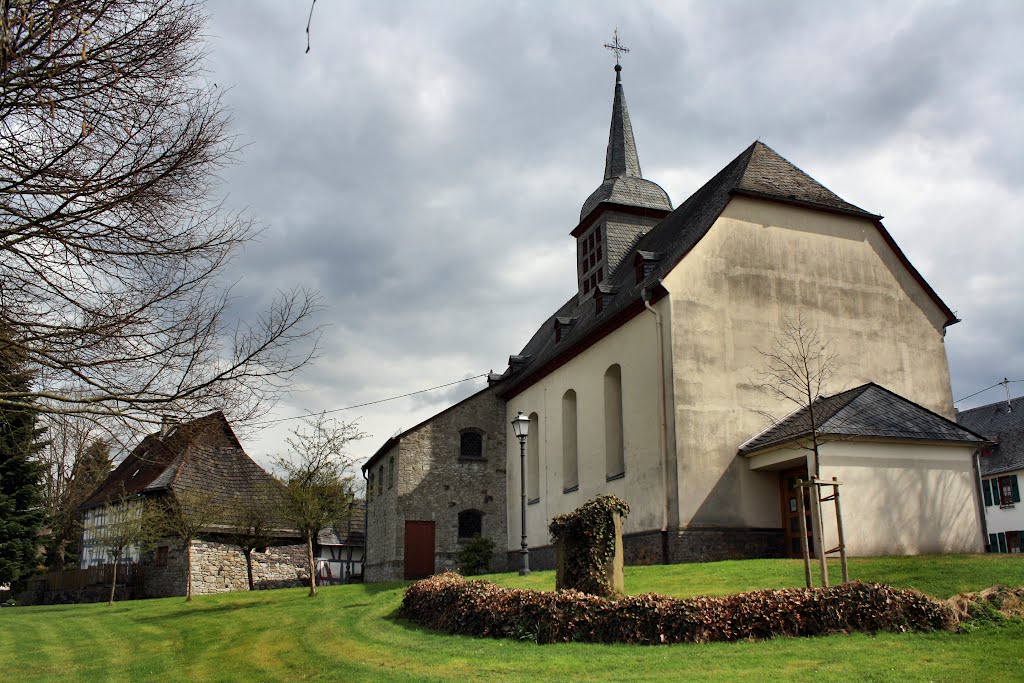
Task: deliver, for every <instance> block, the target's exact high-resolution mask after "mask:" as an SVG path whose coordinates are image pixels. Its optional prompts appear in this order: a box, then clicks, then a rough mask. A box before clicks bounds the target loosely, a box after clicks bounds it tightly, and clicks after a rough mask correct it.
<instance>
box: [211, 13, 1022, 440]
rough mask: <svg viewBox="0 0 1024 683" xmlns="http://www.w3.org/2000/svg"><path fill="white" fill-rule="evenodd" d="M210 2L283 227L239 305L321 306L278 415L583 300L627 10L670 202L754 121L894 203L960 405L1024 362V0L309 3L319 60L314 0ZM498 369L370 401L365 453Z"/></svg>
mask: <svg viewBox="0 0 1024 683" xmlns="http://www.w3.org/2000/svg"><path fill="white" fill-rule="evenodd" d="M208 7H209V12H210V14H211V25H210V31H209V33H210V35H211V39H210V45H211V48H212V50H213V56H212V60H211V77H212V78H213V80H215V81H217V82H218V84H220V85H221V86H223V87H225V88H226V89H227V92H226V95H225V97H226V99H227V101H228V102H229V103H230V105H231V106H232V108H233V111H234V115H235V129H236V130H237V131H238V133H239V135H240V136H241V139H242V140H243V141H245V142H247V143H248V147H247V148H246V150H245V152H244V155H243V163H241V164H239V165H238V166H236V167H233V168H231V169H228V170H227V171H226V172H225V180H226V186H227V189H228V191H229V192H230V199H229V202H230V204H231V205H232V206H237V207H243V206H245V207H248V210H249V213H250V215H253V216H255V217H257V218H259V220H260V221H261V222H262V223H263V224H264V225H265V226H266V231H265V233H264V235H263V238H262V241H261V242H259V243H258V244H254V245H252V246H251V247H250V248H249V249H248V250H247V251H246V252H245V254H243V255H242V256H241V257H240V258H239V260H238V262H237V264H236V272H237V276H238V277H239V278H240V282H239V284H238V286H237V290H236V291H237V292H239V293H240V294H241V295H242V297H243V302H242V304H243V305H242V310H248V309H250V308H251V309H252V310H255V307H256V306H255V304H256V302H258V301H260V300H262V299H265V298H266V296H267V292H268V291H272V290H273V289H274V288H288V287H291V286H293V285H294V284H298V283H302V284H308V285H310V286H314V287H316V288H318V289H319V290H320V291H321V293H322V295H323V298H324V303H325V305H326V309H325V311H324V313H323V316H322V319H323V321H324V322H325V323H328V324H329V325H330V328H329V329H328V332H327V334H326V335H325V337H324V348H323V351H324V353H323V356H322V358H321V359H320V361H319V362H318V363H317V365H316V366H314V367H313V368H310V369H309V370H307V372H306V373H304V376H303V378H302V385H301V386H300V387H298V391H297V392H296V393H295V394H294V395H292V396H290V397H289V398H288V399H287V400H286V401H285V402H283V403H282V405H281V406H280V407H279V408H278V409H277V411H276V413H275V414H276V415H289V414H296V413H300V412H302V411H303V410H323V409H330V408H334V407H338V406H342V405H351V404H355V403H360V402H364V401H370V400H375V399H379V398H382V397H385V396H391V395H397V394H402V393H406V392H408V391H413V390H416V389H421V388H424V387H427V386H433V385H437V384H442V383H445V382H449V381H452V380H453V379H458V378H460V377H465V376H469V375H473V374H478V373H480V372H485V371H487V370H488V369H489V368H494V369H495V370H500V369H502V368H503V366H504V363H505V360H506V359H507V356H508V355H509V354H510V353H515V352H516V351H517V350H518V349H519V348H520V347H521V346H522V345H523V344H524V343H525V342H526V340H527V339H528V338H529V336H530V335H531V334H532V333H533V331H534V330H535V328H536V326H537V325H539V324H540V323H541V322H543V320H544V319H545V318H546V317H547V316H548V315H549V314H550V313H551V311H553V310H554V309H555V308H556V307H557V306H558V305H560V304H561V303H562V302H563V301H564V300H565V299H566V298H568V296H569V295H570V294H571V293H572V291H573V288H574V261H573V249H572V243H571V239H570V238H569V237H568V233H569V231H570V230H571V229H572V228H573V227H574V226H575V224H576V221H577V220H578V215H579V209H580V206H581V205H582V202H583V200H584V199H585V198H586V197H587V195H588V194H589V193H590V192H591V191H592V190H593V189H594V188H595V187H596V186H597V185H598V184H599V182H600V180H601V177H600V176H601V172H602V170H603V161H604V146H605V143H606V138H607V125H608V116H609V111H610V103H611V95H612V83H613V79H612V76H613V74H612V71H611V64H612V62H611V60H610V56H609V55H607V54H606V53H605V51H604V50H602V48H601V45H602V43H604V42H605V41H606V40H607V39H608V38H609V37H610V32H611V29H612V28H614V27H615V26H618V27H619V29H620V33H621V35H622V38H623V40H624V42H625V43H626V44H628V45H629V46H630V47H631V48H632V52H631V53H630V54H629V55H628V56H627V57H626V58H625V61H624V64H625V71H624V72H623V74H624V79H625V85H626V94H627V98H628V100H629V105H630V113H631V115H632V119H633V126H634V130H635V133H636V137H637V143H638V146H639V150H640V160H641V163H642V165H643V168H644V171H645V175H647V176H648V177H649V178H651V179H653V180H655V181H657V182H659V183H661V184H662V185H663V186H664V187H665V189H666V190H668V192H669V194H670V195H671V197H672V199H673V200H674V201H675V202H676V203H677V204H678V203H680V202H681V201H682V200H684V199H685V198H686V197H687V196H688V195H689V194H690V193H691V192H692V191H693V190H694V189H696V187H698V186H699V185H700V184H701V183H703V182H704V181H705V180H706V179H707V178H709V177H710V176H711V175H712V174H713V173H714V172H716V171H717V170H718V169H720V168H721V167H722V166H724V165H725V164H726V163H727V162H728V161H729V160H730V159H732V158H733V157H734V156H735V155H736V154H738V153H739V152H740V151H741V150H742V149H743V148H745V147H746V146H747V145H748V144H750V142H751V141H752V140H753V139H755V138H757V137H760V138H761V139H763V140H764V141H766V142H767V143H768V144H770V145H771V146H772V147H774V148H775V149H777V150H778V151H779V152H780V153H782V154H783V155H784V156H786V157H787V158H789V159H791V160H792V161H793V162H794V163H796V164H797V165H799V166H801V167H802V168H803V169H804V170H806V171H807V172H809V173H810V174H811V175H813V176H815V177H817V178H819V179H820V180H821V181H822V182H824V183H825V184H826V185H827V186H829V187H830V188H831V189H833V190H834V191H836V192H837V193H838V194H840V195H841V196H843V197H844V198H846V199H848V200H849V201H851V202H853V203H855V204H858V205H860V206H863V207H864V208H866V209H869V210H871V211H876V212H879V213H882V214H885V215H886V221H885V223H886V226H887V227H888V228H889V230H890V232H891V233H892V234H893V236H894V237H895V238H896V240H897V242H898V243H899V244H900V245H901V247H902V248H903V249H904V251H905V252H906V254H907V255H908V257H909V258H910V259H911V261H912V262H913V263H914V264H915V265H916V266H917V267H918V268H919V269H920V270H921V271H922V273H923V274H924V276H925V277H926V278H927V279H928V280H929V282H930V283H931V284H932V285H933V286H934V287H935V289H936V290H937V291H938V292H939V293H940V295H942V296H943V297H944V298H945V299H946V301H947V303H949V305H950V306H951V307H952V308H954V309H955V310H957V311H958V313H959V315H960V316H961V317H962V318H963V319H964V322H963V323H961V324H959V325H956V326H954V327H953V328H951V329H950V332H949V335H948V337H947V343H948V352H949V359H950V367H951V372H952V378H953V389H954V394H955V396H956V398H959V397H961V396H963V395H966V394H968V393H972V392H973V391H975V390H977V389H980V388H983V387H985V386H988V385H989V384H992V383H993V382H995V381H997V380H998V379H1001V378H1002V377H1003V376H1009V377H1010V378H1011V379H1014V378H1017V379H1024V358H1022V354H1021V349H1022V348H1024V344H1022V342H1024V339H1022V335H1024V333H1022V330H1024V306H1021V305H1020V299H1019V293H1020V292H1021V291H1022V290H1024V275H1022V274H1021V271H1020V269H1019V268H1018V263H1019V262H1020V260H1021V258H1020V257H1021V255H1022V252H1024V248H1022V247H1024V238H1022V237H1021V230H1020V227H1019V225H1020V220H1019V216H1020V215H1021V213H1022V212H1024V197H1022V196H1021V192H1020V183H1019V178H1020V177H1021V175H1022V170H1024V169H1022V161H1021V158H1022V156H1021V154H1020V153H1019V150H1020V149H1022V148H1024V144H1022V143H1024V139H1022V138H1024V134H1022V132H1021V130H1020V125H1019V121H1020V120H1021V118H1022V116H1021V115H1022V110H1024V106H1022V105H1024V66H1022V62H1021V60H1020V59H1019V57H1018V48H1017V45H1016V41H1017V40H1018V39H1019V36H1020V35H1021V34H1022V28H1024V5H1020V4H1016V3H1001V2H994V1H993V2H987V3H985V2H983V3H976V2H971V3H951V4H950V3H943V4H939V3H920V4H909V3H905V2H870V3H865V2H856V3H820V2H787V3H759V2H746V1H732V2H720V3H698V2H693V3H675V2H671V3H669V2H661V3H659V2H635V3H629V4H628V5H624V4H621V3H611V2H602V3H587V4H586V5H585V9H584V6H581V5H580V4H579V3H570V2H556V3H545V4H540V3H538V4H529V3H515V4H512V3H473V4H467V3H456V2H431V3H414V2H388V3H375V2H345V3H318V4H317V6H316V9H315V11H314V15H313V26H312V45H313V46H312V50H311V52H310V53H309V54H304V52H303V51H304V49H305V33H304V29H305V21H306V13H305V8H304V7H303V6H302V5H296V4H294V3H277V2H271V1H270V0H265V1H264V2H251V3H244V4H238V3H227V2H212V3H211V4H210V5H209V6H208ZM482 386H483V384H482V381H478V382H475V383H468V382H467V383H465V384H460V385H457V386H455V387H452V388H450V389H448V390H446V391H439V392H436V393H431V394H421V395H418V396H416V397H414V398H409V399H402V400H400V401H395V402H389V403H385V404H381V405H380V406H374V407H371V408H366V409H360V410H359V411H356V414H353V415H352V417H355V416H358V417H360V418H361V420H362V424H363V426H364V429H366V430H367V431H369V432H372V438H370V439H367V440H366V441H365V442H362V443H360V444H359V445H358V446H357V448H356V451H357V452H358V453H360V454H363V455H369V454H370V453H372V452H373V451H374V450H375V449H376V448H377V447H378V446H379V444H380V443H381V442H382V441H383V439H385V438H387V436H389V435H390V434H391V433H393V432H394V431H395V429H397V428H398V427H406V428H407V427H409V426H411V425H413V424H415V423H416V422H418V421H420V420H421V419H423V418H424V417H427V416H428V415H430V414H431V413H433V412H435V411H436V410H438V409H441V408H443V407H445V406H446V405H449V404H450V403H451V402H452V401H454V400H458V399H459V398H461V397H463V396H466V395H468V394H469V393H471V392H472V391H475V390H477V389H479V388H480V387H482ZM1017 386H1020V387H1024V385H1017ZM1018 391H1019V390H1018ZM998 398H999V396H998V395H996V394H995V393H992V394H991V395H990V394H985V395H983V396H981V397H979V399H978V400H980V401H981V402H985V401H987V400H997V399H998ZM963 405H965V406H966V405H970V404H967V403H965V404H963ZM282 435H283V427H280V426H278V427H275V428H273V429H270V430H267V431H266V432H264V433H263V434H261V435H258V436H257V437H255V438H254V439H253V440H252V441H251V445H250V448H251V450H253V451H254V452H256V453H257V454H268V453H273V452H277V451H279V450H280V449H281V447H282V442H281V436H282Z"/></svg>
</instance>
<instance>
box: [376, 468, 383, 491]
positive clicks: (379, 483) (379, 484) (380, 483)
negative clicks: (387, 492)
mask: <svg viewBox="0 0 1024 683" xmlns="http://www.w3.org/2000/svg"><path fill="white" fill-rule="evenodd" d="M382 493H384V463H381V464H380V467H378V468H377V495H378V496H379V495H380V494H382Z"/></svg>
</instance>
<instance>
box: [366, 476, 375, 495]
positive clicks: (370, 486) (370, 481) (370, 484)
mask: <svg viewBox="0 0 1024 683" xmlns="http://www.w3.org/2000/svg"><path fill="white" fill-rule="evenodd" d="M366 500H367V501H371V500H373V472H370V476H369V477H367V482H366Z"/></svg>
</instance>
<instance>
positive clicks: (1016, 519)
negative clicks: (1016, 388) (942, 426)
mask: <svg viewBox="0 0 1024 683" xmlns="http://www.w3.org/2000/svg"><path fill="white" fill-rule="evenodd" d="M957 421H958V422H959V423H960V424H962V425H963V426H965V427H967V428H968V429H971V430H972V431H975V432H978V433H979V434H981V435H983V436H985V437H986V438H988V439H989V440H990V441H992V442H993V443H992V444H991V445H988V446H985V447H983V448H982V449H981V451H980V453H979V456H978V469H979V472H980V474H981V491H982V493H981V499H982V500H983V501H984V505H983V506H982V513H983V514H984V516H985V526H986V531H987V532H988V549H989V551H990V552H993V553H1019V552H1021V547H1022V546H1024V505H1021V499H1020V488H1021V484H1022V483H1024V481H1022V480H1024V397H1021V398H1015V399H1012V400H1010V401H1000V402H999V403H991V404H989V405H986V406H981V407H979V408H971V409H970V410H964V411H961V412H960V414H959V415H958V416H957Z"/></svg>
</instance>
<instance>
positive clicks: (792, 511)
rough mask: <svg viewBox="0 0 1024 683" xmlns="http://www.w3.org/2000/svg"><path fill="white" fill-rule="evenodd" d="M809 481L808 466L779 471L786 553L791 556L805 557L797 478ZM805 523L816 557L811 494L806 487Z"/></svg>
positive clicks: (808, 542) (810, 545) (810, 544)
mask: <svg viewBox="0 0 1024 683" xmlns="http://www.w3.org/2000/svg"><path fill="white" fill-rule="evenodd" d="M797 479H802V480H804V481H807V479H808V477H807V467H806V466H805V467H797V468H795V469H792V470H785V471H783V472H779V487H780V489H781V493H782V496H781V497H782V527H783V529H785V531H786V553H787V554H788V555H789V557H803V550H801V548H800V506H799V504H798V503H797V495H799V494H798V492H797V489H796V480H797ZM803 493H804V516H805V519H804V523H805V525H806V526H805V528H806V529H807V544H808V546H809V548H810V551H811V557H814V532H813V531H812V529H813V528H814V527H812V526H811V494H810V489H806V488H805V489H804V490H803Z"/></svg>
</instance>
